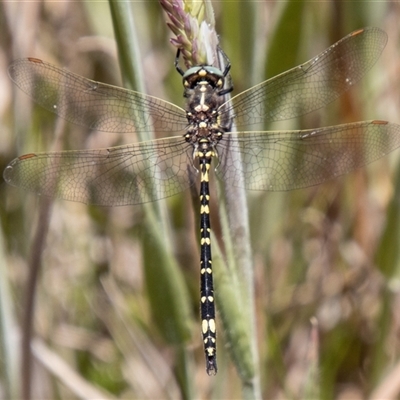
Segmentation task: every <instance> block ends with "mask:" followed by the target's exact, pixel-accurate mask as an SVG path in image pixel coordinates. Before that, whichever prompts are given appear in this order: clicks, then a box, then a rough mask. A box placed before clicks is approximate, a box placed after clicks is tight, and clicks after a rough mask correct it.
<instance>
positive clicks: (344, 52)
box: [222, 28, 387, 127]
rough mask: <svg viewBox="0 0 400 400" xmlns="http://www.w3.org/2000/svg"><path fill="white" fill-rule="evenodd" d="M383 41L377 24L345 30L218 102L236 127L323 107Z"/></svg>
mask: <svg viewBox="0 0 400 400" xmlns="http://www.w3.org/2000/svg"><path fill="white" fill-rule="evenodd" d="M386 42H387V35H386V33H385V32H384V31H382V30H380V29H379V28H365V29H362V30H359V31H355V32H353V33H351V34H350V35H347V36H346V37H344V38H343V39H342V40H340V41H339V42H337V43H335V44H334V45H332V46H331V47H329V48H328V49H327V50H325V51H324V52H322V53H321V54H319V55H318V56H316V57H314V58H313V59H311V60H310V61H308V62H306V63H304V64H302V65H300V66H298V67H295V68H292V69H290V70H289V71H286V72H284V73H282V74H280V75H278V76H276V77H273V78H271V79H269V80H267V81H265V82H262V83H260V84H259V85H256V86H254V87H252V88H250V89H248V90H246V91H244V92H242V93H240V94H238V95H237V96H235V97H233V98H232V99H231V100H230V101H228V102H227V103H226V104H225V105H223V106H222V110H223V112H222V114H223V113H225V112H230V111H231V110H232V109H233V114H234V115H235V121H236V126H237V127H244V126H248V125H251V124H260V123H264V122H266V121H279V120H286V119H290V118H294V117H297V116H299V115H304V114H307V113H309V112H311V111H313V110H317V109H319V108H321V107H324V106H325V105H326V104H328V103H330V102H332V101H333V100H335V99H336V98H337V97H339V96H340V95H341V94H342V93H343V92H345V91H346V90H348V89H349V88H350V87H351V86H352V85H354V84H355V83H356V82H358V81H359V80H360V79H361V77H362V76H363V75H364V74H365V73H366V72H367V71H368V70H369V69H370V68H371V67H372V66H373V65H374V64H375V62H376V61H377V60H378V58H379V56H380V54H381V53H382V50H383V49H384V47H385V45H386Z"/></svg>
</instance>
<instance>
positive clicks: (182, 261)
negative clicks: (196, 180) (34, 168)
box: [0, 1, 400, 399]
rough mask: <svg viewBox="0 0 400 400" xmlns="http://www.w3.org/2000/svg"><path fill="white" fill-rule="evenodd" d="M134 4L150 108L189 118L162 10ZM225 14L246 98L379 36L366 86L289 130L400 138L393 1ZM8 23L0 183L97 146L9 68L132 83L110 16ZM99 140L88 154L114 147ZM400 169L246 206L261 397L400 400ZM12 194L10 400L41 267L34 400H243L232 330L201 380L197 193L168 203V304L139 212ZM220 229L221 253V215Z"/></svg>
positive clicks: (97, 8) (53, 10)
mask: <svg viewBox="0 0 400 400" xmlns="http://www.w3.org/2000/svg"><path fill="white" fill-rule="evenodd" d="M130 6H131V11H132V15H133V17H134V19H135V21H136V24H137V30H138V38H137V39H138V41H139V45H140V51H141V54H142V59H141V60H137V62H138V63H141V64H142V65H143V67H144V71H145V74H144V79H145V87H146V90H147V93H149V94H151V95H154V96H158V97H161V98H163V99H166V100H169V101H172V102H175V103H177V104H179V105H181V104H182V87H181V78H180V76H179V75H178V74H177V73H176V71H175V70H174V67H173V61H174V57H175V49H174V48H173V47H172V46H171V45H170V44H169V43H168V37H169V36H170V34H169V32H168V31H167V28H166V25H165V23H164V21H165V15H163V14H162V11H161V8H160V6H159V4H158V2H155V1H154V2H132V3H131V5H130ZM214 9H215V13H216V20H217V31H218V33H219V34H220V37H221V44H222V47H223V49H224V50H225V52H226V53H227V54H228V55H229V57H230V59H231V62H232V76H233V82H234V85H235V93H239V92H240V91H241V90H244V89H246V88H248V87H249V86H250V85H252V84H256V83H258V82H261V81H262V80H263V79H266V78H267V77H271V76H273V75H275V74H277V73H279V72H283V71H284V70H286V69H288V68H290V67H293V66H295V65H297V64H299V63H301V62H303V61H306V60H308V59H309V58H310V57H312V56H314V55H316V54H317V53H318V52H320V51H322V50H324V49H325V48H326V47H328V46H329V45H330V44H332V43H334V42H335V41H336V40H339V39H340V38H341V37H343V36H345V35H346V34H348V33H349V32H351V31H353V30H355V29H358V28H360V27H363V26H378V27H381V28H383V29H384V30H386V32H387V33H388V35H389V43H388V45H387V48H386V50H385V51H384V53H383V55H382V57H381V60H380V61H379V62H378V64H377V65H376V66H375V67H374V68H373V70H372V71H371V72H370V73H368V75H367V76H366V78H365V79H363V81H362V83H361V84H359V85H358V86H357V88H354V90H352V91H351V92H349V93H347V94H346V95H344V96H342V98H341V99H340V100H339V101H337V102H335V103H334V104H333V105H331V106H329V107H327V108H326V109H324V110H321V111H320V112H318V113H313V114H312V115H310V116H307V117H306V118H302V119H299V120H295V121H286V122H285V123H282V124H280V125H279V126H281V127H284V128H286V129H292V128H293V129H295V128H306V127H313V126H323V125H331V124H339V123H345V122H351V121H357V120H362V119H374V118H376V119H386V120H390V121H392V122H396V123H400V118H399V113H398V110H399V109H400V107H399V101H400V93H399V87H400V86H399V76H400V74H399V69H400V43H399V38H400V32H399V30H400V28H399V27H400V24H399V18H400V7H399V4H398V3H397V2H384V1H383V2H335V1H326V2H307V1H287V2H249V1H237V2H228V1H221V2H215V3H214ZM0 18H1V23H0V82H1V88H2V90H1V91H0V129H1V133H2V135H1V139H2V140H1V142H0V167H1V169H2V170H3V169H4V168H5V166H6V165H7V163H8V162H9V161H10V160H11V159H13V158H14V157H16V156H17V155H20V154H23V153H28V152H33V151H35V152H37V151H40V150H44V149H46V150H50V149H52V148H54V147H55V146H56V144H55V143H57V141H56V140H55V139H56V138H58V137H59V135H61V136H62V146H63V147H67V148H68V147H70V148H71V147H73V148H78V147H79V148H81V147H84V146H85V145H86V137H85V135H86V132H85V131H84V130H82V129H81V128H79V127H73V126H63V124H62V123H60V121H57V120H56V118H55V117H54V116H52V115H50V114H49V113H47V112H46V111H44V110H42V109H41V108H40V107H36V106H35V105H33V104H32V103H31V101H30V100H29V99H28V98H26V96H25V95H24V94H23V93H21V92H19V91H18V90H17V89H16V88H15V87H13V86H12V84H11V82H10V81H9V79H8V77H7V72H6V71H7V65H8V64H9V63H10V62H11V61H12V60H13V59H16V58H19V57H26V56H34V57H38V58H41V59H44V60H46V61H49V62H52V63H54V64H58V65H62V66H66V67H67V68H68V69H70V70H72V71H74V72H76V73H79V74H81V75H83V76H86V77H90V78H93V79H96V80H99V81H103V82H107V83H112V84H116V85H121V78H120V74H119V68H118V61H117V60H118V58H117V54H116V47H115V43H114V41H113V28H112V22H111V16H110V10H109V6H108V4H107V3H102V2H92V1H86V2H41V3H40V2H33V3H30V2H12V3H10V2H2V3H0ZM60 132H61V133H60ZM103 139H104V138H102V137H101V136H100V137H98V138H95V140H94V141H92V142H91V143H90V144H91V145H92V146H98V147H102V144H101V143H102V140H103ZM58 143H59V141H58ZM398 158H399V153H398V152H395V153H393V155H391V156H390V157H387V158H385V159H383V160H382V161H379V162H376V163H374V164H373V165H371V166H368V167H367V168H365V169H363V170H360V171H356V172H354V173H352V174H350V175H348V176H346V177H343V178H341V179H338V180H335V181H331V182H327V183H326V184H324V185H321V186H319V187H315V188H310V189H306V190H298V191H293V192H287V193H261V192H260V193H249V197H248V198H249V212H250V227H251V244H252V248H253V257H254V273H255V301H256V321H257V325H256V326H257V333H258V344H257V346H258V347H257V348H258V356H259V359H260V388H261V392H262V397H263V398H324V399H325V398H335V399H344V398H351V399H358V398H360V399H361V398H366V397H370V398H376V399H378V398H385V399H389V398H398V396H399V392H400V388H399V387H398V386H399V384H398V382H400V376H399V375H400V372H399V354H398V353H399V351H400V343H399V323H400V314H399V311H398V310H399V301H400V297H399V273H400V268H399V266H400V260H399V250H398V249H399V248H400V247H399V232H400V231H399V229H400V226H399V222H400V221H399V204H398V199H399V198H400V197H399V190H400V186H399V185H400V180H399V176H398V175H399V171H398V168H397V164H398V162H397V161H398ZM195 190H196V192H197V188H196V189H195ZM0 191H1V193H0V218H1V233H0V234H1V237H0V274H1V276H0V285H1V286H0V302H1V304H0V306H1V307H0V313H1V333H0V337H1V350H0V352H1V353H0V359H1V360H2V363H1V364H0V394H1V396H2V397H3V398H9V397H14V398H18V397H19V396H20V392H19V390H20V389H21V385H22V381H21V372H20V366H19V360H20V356H21V346H20V341H21V336H22V333H23V331H24V326H25V325H24V324H25V319H26V318H27V316H26V312H25V311H26V304H25V303H24V301H25V299H26V296H27V293H28V292H29V290H31V289H29V279H30V277H31V274H30V268H32V265H40V278H39V280H38V286H37V288H36V293H37V294H36V298H35V302H34V308H33V311H34V333H33V338H34V340H33V344H32V351H33V355H34V356H33V363H32V372H33V378H34V379H33V387H32V393H33V398H60V399H64V398H65V399H71V398H113V397H118V398H152V399H154V398H181V397H183V398H188V397H192V398H211V397H213V398H238V397H240V396H241V390H242V389H241V384H240V382H239V380H237V379H236V377H237V370H236V369H235V367H234V365H233V363H232V361H231V359H230V357H229V348H227V346H224V344H225V343H226V341H225V336H226V335H225V334H224V332H223V330H222V329H220V330H219V332H220V333H219V343H218V344H219V348H218V352H219V372H218V375H217V376H216V377H214V378H210V377H208V376H207V375H206V373H205V371H204V360H203V358H204V356H203V348H202V346H201V340H200V332H199V317H198V297H199V295H198V286H199V277H198V275H199V272H198V258H199V253H198V251H199V250H198V243H197V238H196V234H195V231H196V225H195V222H194V216H193V208H192V206H191V194H190V192H189V191H188V192H187V193H183V194H182V195H180V196H175V197H173V198H170V199H168V200H167V201H166V202H164V203H163V207H165V208H166V209H165V210H166V212H165V213H164V217H163V224H165V225H166V226H167V228H168V229H167V230H166V232H168V238H165V239H168V242H169V243H170V246H171V247H170V254H171V255H173V257H174V259H175V262H176V263H177V265H178V266H179V269H178V270H177V271H176V273H177V275H176V276H175V275H174V279H173V281H174V282H175V283H176V282H177V281H178V283H179V284H177V287H179V292H175V291H172V292H171V286H169V283H168V284H166V279H167V278H166V277H163V276H161V275H162V274H161V273H160V269H159V268H158V263H159V262H162V260H161V261H160V259H159V258H158V256H159V253H157V251H155V247H154V246H156V245H157V240H158V239H157V240H156V239H155V237H154V236H153V235H152V234H151V230H150V229H149V228H148V225H146V223H144V213H143V209H142V207H140V206H137V207H119V208H100V207H93V206H86V205H82V204H76V203H68V202H64V201H55V202H54V204H53V205H51V206H50V205H48V204H46V203H45V202H44V201H43V200H42V199H40V198H37V197H36V196H34V195H31V194H27V193H24V192H22V191H20V190H17V189H15V188H11V187H9V186H7V185H6V184H5V183H4V182H3V183H2V184H1V185H0ZM214 201H215V202H216V200H214ZM216 208H217V207H216V204H215V203H214V204H213V209H216ZM46 216H49V226H48V229H47V228H46V219H45V218H46ZM164 219H165V220H164ZM213 224H214V225H213V226H214V231H215V233H216V235H217V236H218V239H219V241H220V243H221V244H222V245H223V241H222V238H221V227H220V225H219V222H218V215H217V214H216V213H215V215H213ZM40 238H42V240H43V252H41V251H40V249H41V247H40V246H41V244H40V243H41V239H40ZM35 263H36V264H35ZM216 290H218V287H217V288H216ZM171 298H172V299H174V300H176V301H178V305H180V304H181V307H182V309H181V310H182V312H181V313H180V314H179V315H174V314H171V310H172V308H171V305H170V302H171Z"/></svg>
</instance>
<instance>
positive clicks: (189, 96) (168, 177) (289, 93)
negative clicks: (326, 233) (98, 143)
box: [3, 27, 400, 375]
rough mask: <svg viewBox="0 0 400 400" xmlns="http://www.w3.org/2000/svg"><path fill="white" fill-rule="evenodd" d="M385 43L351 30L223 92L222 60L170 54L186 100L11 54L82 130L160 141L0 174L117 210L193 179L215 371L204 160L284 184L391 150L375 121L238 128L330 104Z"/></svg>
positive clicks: (238, 179) (15, 71) (228, 175)
mask: <svg viewBox="0 0 400 400" xmlns="http://www.w3.org/2000/svg"><path fill="white" fill-rule="evenodd" d="M386 42H387V35H386V33H385V32H384V31H383V30H381V29H379V28H376V27H368V28H364V29H359V30H357V31H354V32H352V33H350V34H349V35H347V36H346V37H344V38H343V39H341V40H339V41H338V42H337V43H335V44H333V45H331V46H330V47H329V48H328V49H326V50H325V51H323V52H322V53H320V54H318V55H317V56H315V57H313V58H312V59H311V60H309V61H307V62H305V63H304V64H301V65H299V66H297V67H295V68H292V69H290V70H288V71H286V72H284V73H282V74H280V75H277V76H275V77H273V78H271V79H268V80H266V81H264V82H262V83H260V84H258V85H256V86H253V87H251V88H250V89H248V90H245V91H244V92H242V93H240V94H237V95H235V96H232V97H230V98H228V97H227V94H228V93H230V92H231V91H232V86H231V83H230V79H228V78H229V71H230V64H229V62H228V63H227V66H226V67H225V69H224V70H222V69H219V68H217V67H214V66H211V65H198V66H194V67H191V68H189V69H187V70H186V71H183V70H182V69H181V68H180V67H179V66H178V61H177V60H176V61H175V67H176V69H177V71H178V72H179V74H180V75H182V81H183V87H184V99H185V107H184V108H181V107H179V106H177V105H175V104H172V103H169V102H167V101H164V100H162V99H160V98H157V97H153V96H150V95H148V94H144V93H139V92H136V91H132V90H127V89H124V88H121V87H116V86H111V85H107V84H104V83H100V82H95V81H93V80H90V79H86V78H84V77H81V76H79V75H76V74H73V73H71V72H68V71H67V70H65V69H63V68H59V67H56V66H53V65H50V64H48V63H46V62H44V61H42V60H39V59H36V58H25V59H20V60H17V61H15V62H13V63H12V64H11V65H10V67H9V75H10V78H11V79H12V80H13V81H14V83H15V84H16V85H17V86H18V87H19V88H20V89H21V90H22V91H24V92H25V93H26V94H28V96H30V97H31V98H32V99H33V100H34V101H35V102H36V103H38V104H39V105H41V106H42V107H44V108H45V109H47V110H49V111H51V112H53V113H55V114H57V115H58V116H60V117H61V118H64V119H65V120H67V121H69V122H72V123H74V124H77V125H81V126H84V127H86V128H88V130H89V131H91V132H92V131H105V132H111V133H118V134H123V133H132V132H134V133H138V132H150V131H155V132H156V133H157V134H158V135H159V136H160V137H159V138H158V139H154V140H149V141H142V142H136V143H132V144H125V145H120V146H116V147H109V148H102V149H90V150H87V149H85V150H68V151H60V152H43V153H29V154H25V155H22V156H20V157H17V158H16V159H14V160H13V161H11V162H10V163H9V165H8V166H7V167H6V168H5V170H4V174H3V176H4V179H5V181H6V182H7V183H9V184H10V185H14V186H18V187H21V188H24V189H27V190H29V191H32V192H35V193H37V194H39V195H43V196H51V197H56V198H61V199H65V200H71V201H77V202H83V203H87V204H97V205H102V206H124V205H134V204H141V203H145V202H152V201H157V200H160V199H163V198H166V197H169V196H173V195H175V194H177V193H180V192H182V191H184V190H185V189H187V188H188V187H190V186H191V185H192V184H193V183H194V181H195V180H196V179H193V176H199V177H200V193H199V199H200V314H201V332H202V339H203V343H204V353H205V359H206V371H207V373H208V374H209V375H211V374H214V375H215V374H216V373H217V358H216V356H217V349H216V324H215V304H214V288H213V276H212V255H211V225H210V196H211V194H210V191H209V178H210V172H211V168H212V167H213V169H214V170H215V174H216V176H217V177H218V178H219V179H221V180H223V181H225V185H228V186H229V185H230V186H233V187H242V188H245V189H249V190H271V191H287V190H292V189H299V188H305V187H309V186H313V185H317V184H320V183H322V182H324V181H326V180H328V179H332V178H335V177H338V176H340V175H343V174H345V173H347V172H350V171H352V170H354V169H356V168H358V167H361V166H364V165H366V164H368V163H370V162H372V161H374V160H377V159H378V158H380V157H383V156H384V155H386V154H388V153H389V152H391V151H393V150H394V149H396V148H398V147H400V125H396V124H393V123H390V122H387V121H382V120H370V121H361V122H354V123H347V124H342V125H336V126H329V127H322V128H315V129H307V130H291V131H266V130H263V129H261V130H260V129H259V130H250V131H249V130H246V129H248V127H250V126H252V125H253V126H257V127H259V126H262V125H263V124H266V123H270V122H272V121H281V120H287V119H292V118H295V117H298V116H302V115H305V114H307V113H309V112H311V111H314V110H317V109H319V108H321V107H323V106H325V105H327V104H328V103H331V102H332V101H334V100H335V99H336V98H337V97H338V96H340V95H341V94H342V93H344V92H345V91H347V90H349V89H350V88H351V87H352V86H353V85H354V84H355V83H356V82H358V81H359V80H360V79H361V77H362V76H363V75H364V74H365V73H366V72H367V71H368V70H369V69H370V68H371V67H372V66H373V65H374V64H375V62H376V61H377V59H378V58H379V56H380V55H381V53H382V51H383V49H384V47H385V45H386ZM177 58H178V57H177ZM232 121H234V123H235V126H236V130H235V131H234V130H232Z"/></svg>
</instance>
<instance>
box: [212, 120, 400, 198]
mask: <svg viewBox="0 0 400 400" xmlns="http://www.w3.org/2000/svg"><path fill="white" fill-rule="evenodd" d="M398 147H400V125H396V124H391V123H388V122H386V121H363V122H355V123H352V124H346V125H337V126H330V127H326V128H319V129H309V130H303V131H286V132H285V131H270V132H239V133H232V134H226V136H224V138H223V140H222V141H221V142H220V144H219V146H218V154H219V167H218V168H217V174H218V176H219V177H220V178H221V179H223V180H225V181H228V182H229V184H230V185H236V186H238V185H239V186H244V187H245V188H246V189H250V190H272V191H282V190H292V189H299V188H304V187H308V186H313V185H317V184H319V183H322V182H324V181H326V180H328V179H332V178H334V177H337V176H340V175H343V174H345V173H347V172H350V171H352V170H354V169H356V168H358V167H361V166H363V165H365V164H368V163H371V162H372V161H375V160H377V159H378V158H380V157H383V156H384V155H386V154H388V153H389V152H391V151H392V150H394V149H396V148H398ZM233 154H239V157H232V156H231V155H233ZM241 177H242V178H241ZM243 178H244V179H243ZM240 182H242V184H240Z"/></svg>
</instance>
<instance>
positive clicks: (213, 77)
mask: <svg viewBox="0 0 400 400" xmlns="http://www.w3.org/2000/svg"><path fill="white" fill-rule="evenodd" d="M224 83H225V76H224V74H223V72H222V71H221V70H219V69H218V68H216V67H211V66H209V65H202V66H197V67H192V68H189V69H188V70H187V71H186V72H185V73H184V74H183V86H184V87H185V89H194V88H195V87H196V86H198V85H204V84H208V85H210V86H211V87H212V88H213V89H222V88H223V87H224Z"/></svg>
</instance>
